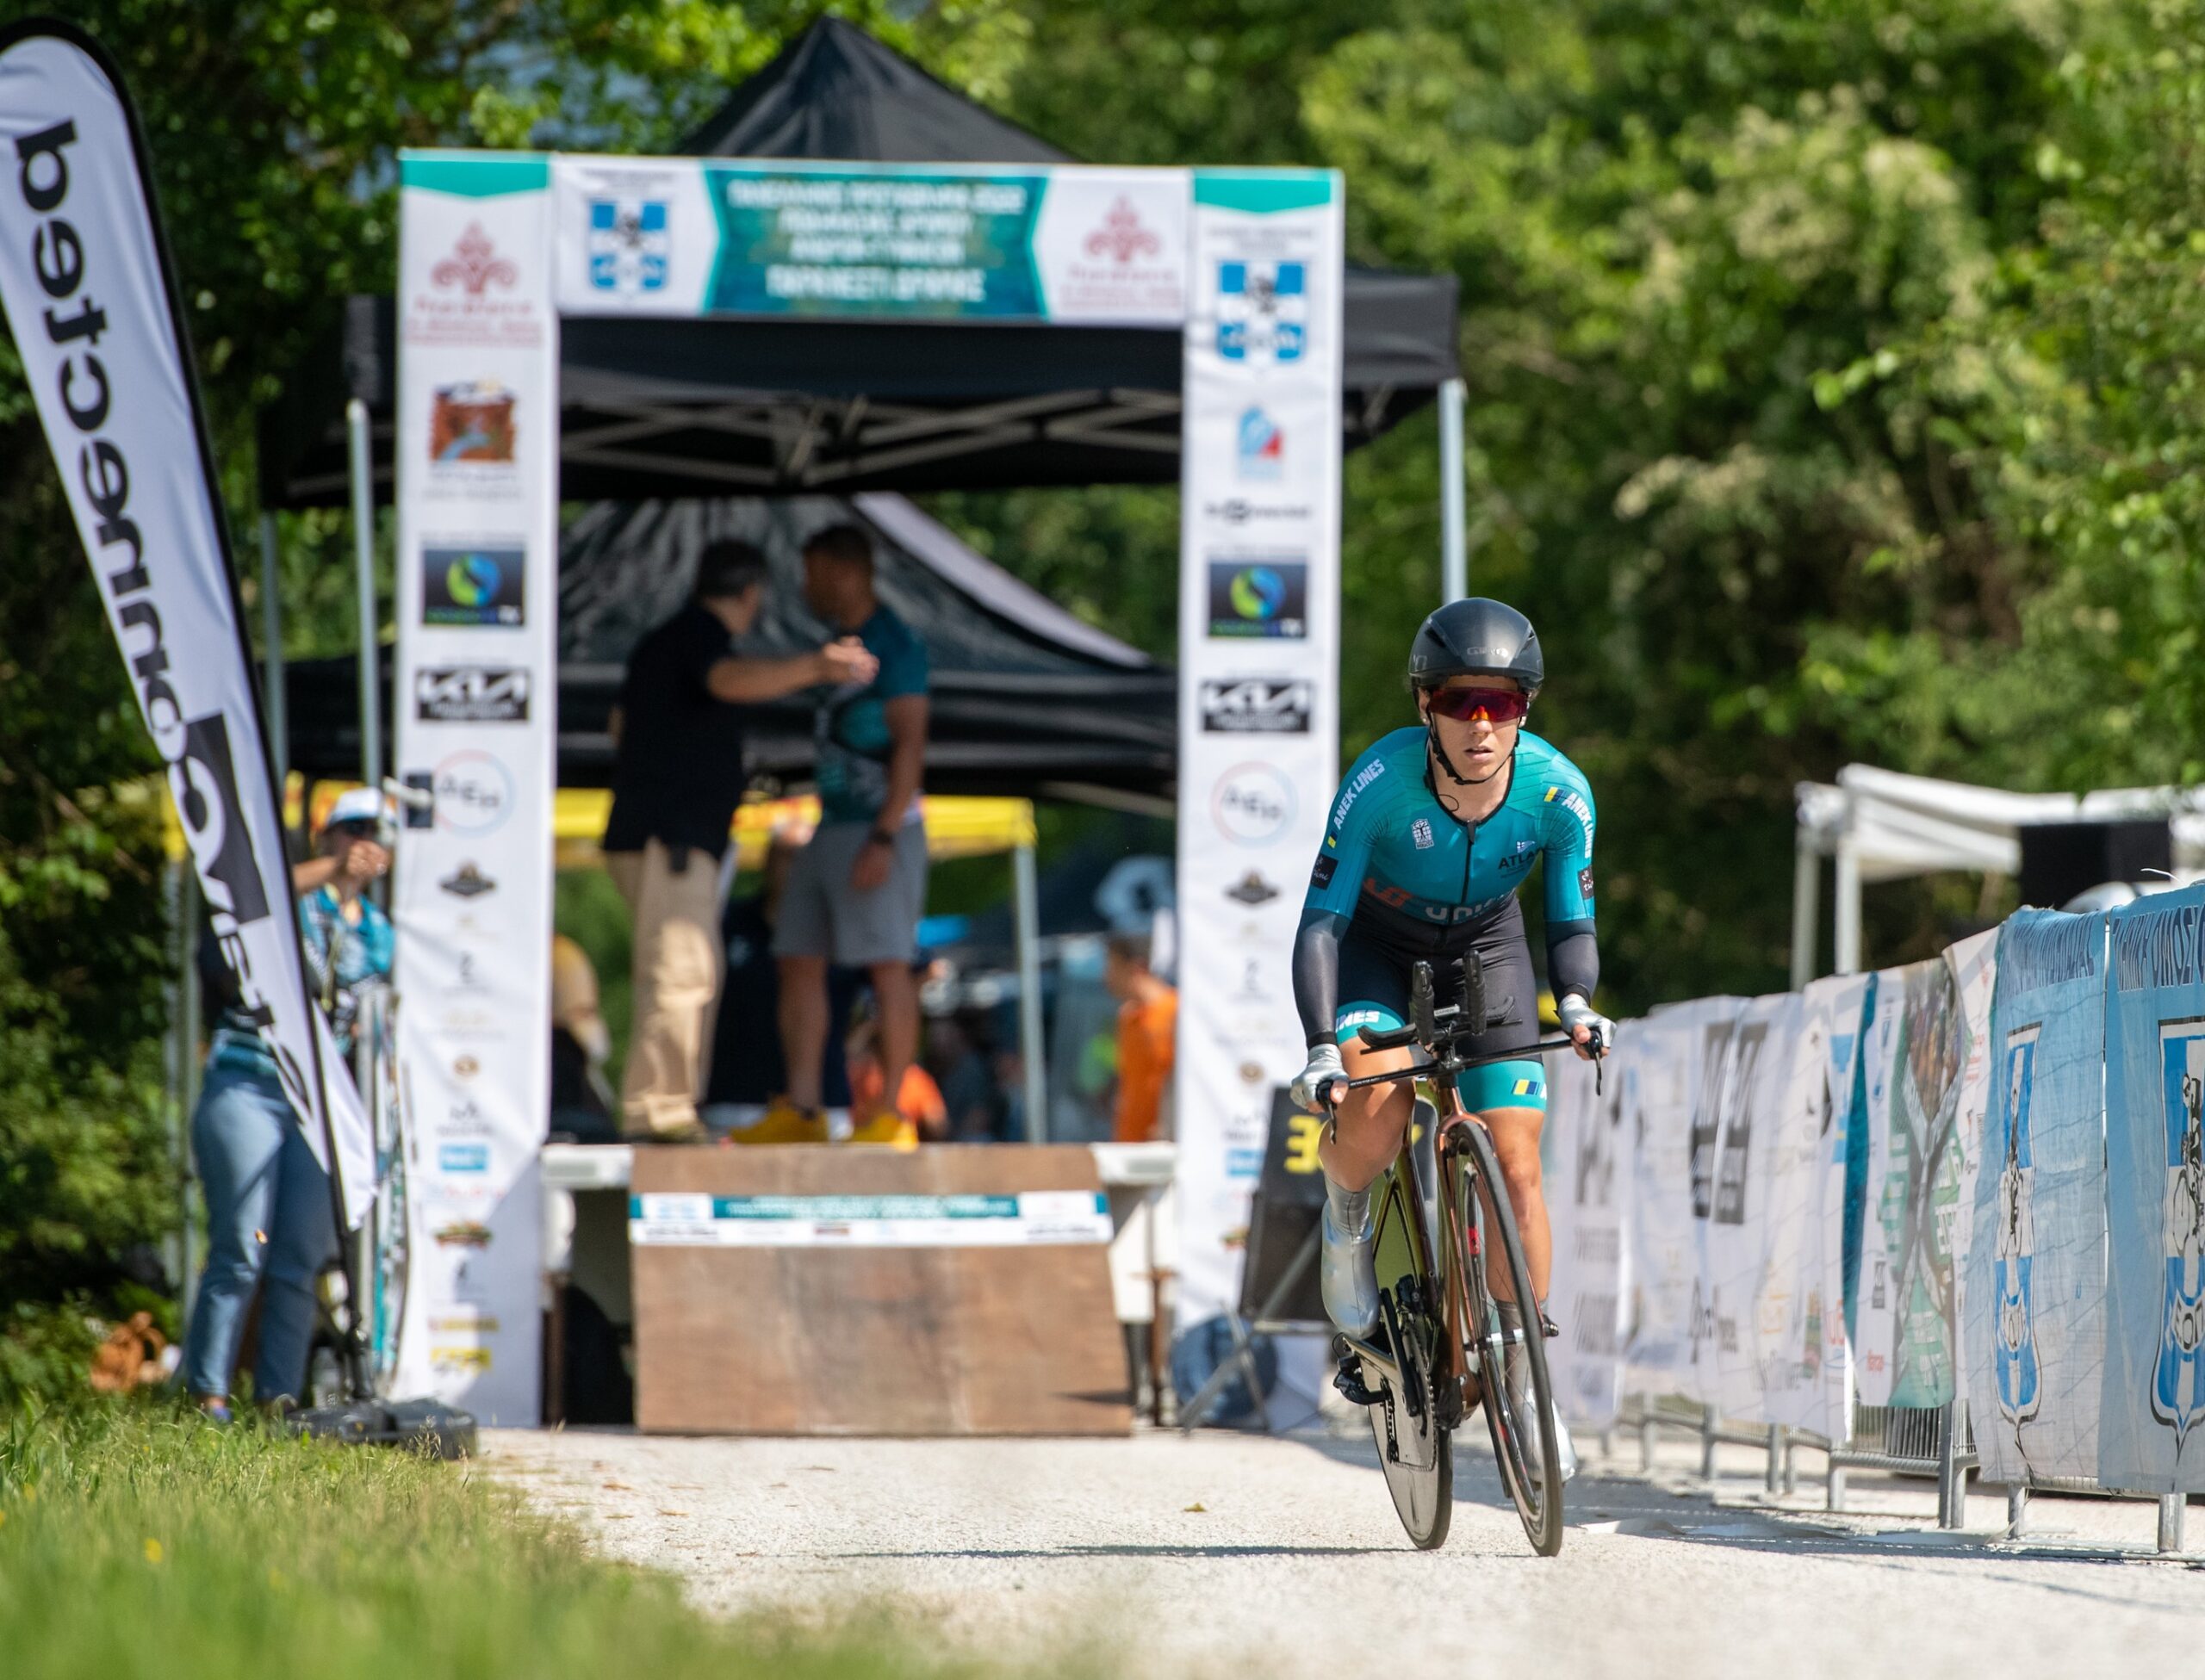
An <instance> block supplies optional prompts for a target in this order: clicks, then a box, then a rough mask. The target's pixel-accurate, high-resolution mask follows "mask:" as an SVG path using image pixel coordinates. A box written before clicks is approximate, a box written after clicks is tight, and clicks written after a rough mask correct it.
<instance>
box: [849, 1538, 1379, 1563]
mask: <svg viewBox="0 0 2205 1680" xmlns="http://www.w3.org/2000/svg"><path fill="white" fill-rule="evenodd" d="M1400 1550H1401V1547H1399V1546H1397V1545H1396V1546H1236V1545H1231V1544H1224V1543H1221V1544H1219V1545H1215V1546H1197V1545H1168V1546H1135V1545H1130V1544H1128V1545H1122V1546H947V1547H926V1548H923V1549H917V1550H912V1551H908V1552H825V1553H820V1554H819V1555H820V1556H822V1557H828V1558H832V1559H835V1561H836V1562H838V1563H856V1562H870V1561H898V1560H909V1559H920V1558H924V1559H944V1558H958V1559H983V1560H985V1561H988V1562H991V1563H1017V1562H1024V1563H1033V1562H1047V1561H1050V1560H1053V1559H1072V1558H1220V1559H1223V1558H1372V1557H1380V1556H1383V1555H1386V1554H1388V1553H1397V1552H1399V1551H1400Z"/></svg>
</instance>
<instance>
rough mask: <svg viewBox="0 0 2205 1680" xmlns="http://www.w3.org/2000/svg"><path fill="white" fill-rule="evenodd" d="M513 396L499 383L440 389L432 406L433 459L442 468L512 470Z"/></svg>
mask: <svg viewBox="0 0 2205 1680" xmlns="http://www.w3.org/2000/svg"><path fill="white" fill-rule="evenodd" d="M513 402H514V398H513V394H512V392H510V391H508V390H507V389H506V387H504V386H502V385H500V384H499V383H498V382H497V381H495V380H481V381H475V382H474V383H472V384H467V385H444V386H439V387H438V388H437V391H436V394H435V395H434V396H433V397H432V399H431V400H430V404H429V459H430V460H431V461H432V462H436V463H437V464H438V466H458V465H468V466H485V465H505V466H510V465H512V458H513Z"/></svg>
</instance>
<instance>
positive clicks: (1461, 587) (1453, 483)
mask: <svg viewBox="0 0 2205 1680" xmlns="http://www.w3.org/2000/svg"><path fill="white" fill-rule="evenodd" d="M1464 396H1465V392H1464V390H1463V381H1461V380H1459V379H1450V380H1448V381H1445V382H1444V384H1442V385H1441V386H1440V387H1439V598H1440V604H1442V605H1443V606H1444V604H1446V603H1447V602H1449V601H1459V600H1461V599H1462V598H1463V597H1464V596H1466V595H1468V594H1469V592H1470V555H1469V538H1468V536H1467V535H1466V533H1465V525H1464V520H1463V398H1464Z"/></svg>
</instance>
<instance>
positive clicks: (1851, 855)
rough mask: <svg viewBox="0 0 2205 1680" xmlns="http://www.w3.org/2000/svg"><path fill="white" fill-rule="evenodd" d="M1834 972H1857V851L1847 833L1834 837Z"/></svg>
mask: <svg viewBox="0 0 2205 1680" xmlns="http://www.w3.org/2000/svg"><path fill="white" fill-rule="evenodd" d="M1836 936H1837V937H1836V951H1835V953H1834V954H1835V958H1836V959H1837V960H1836V972H1838V973H1839V974H1858V973H1860V852H1858V850H1857V849H1856V848H1855V846H1854V840H1853V836H1852V834H1850V833H1847V834H1840V835H1839V836H1838V838H1837V917H1836Z"/></svg>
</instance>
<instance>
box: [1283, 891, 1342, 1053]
mask: <svg viewBox="0 0 2205 1680" xmlns="http://www.w3.org/2000/svg"><path fill="white" fill-rule="evenodd" d="M1346 928H1347V918H1346V917H1345V916H1343V915H1336V914H1333V913H1332V911H1330V910H1304V911H1303V912H1302V913H1301V927H1300V928H1298V929H1297V930H1296V931H1295V935H1294V1007H1295V1009H1296V1010H1297V1011H1299V1012H1300V1014H1301V1030H1302V1032H1304V1033H1305V1034H1307V1039H1308V1043H1309V1045H1310V1046H1311V1047H1312V1048H1313V1049H1314V1047H1315V1046H1316V1045H1330V1044H1337V1043H1339V1037H1338V1035H1337V1034H1335V1033H1334V1032H1333V1031H1332V1012H1333V1010H1334V1009H1335V1008H1336V1007H1338V1006H1339V993H1340V935H1341V933H1344V932H1345V931H1346Z"/></svg>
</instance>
